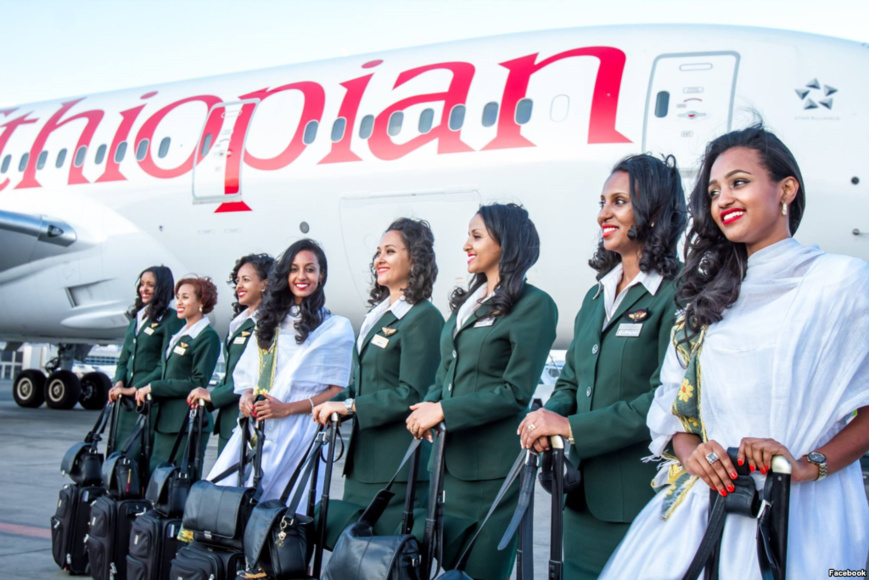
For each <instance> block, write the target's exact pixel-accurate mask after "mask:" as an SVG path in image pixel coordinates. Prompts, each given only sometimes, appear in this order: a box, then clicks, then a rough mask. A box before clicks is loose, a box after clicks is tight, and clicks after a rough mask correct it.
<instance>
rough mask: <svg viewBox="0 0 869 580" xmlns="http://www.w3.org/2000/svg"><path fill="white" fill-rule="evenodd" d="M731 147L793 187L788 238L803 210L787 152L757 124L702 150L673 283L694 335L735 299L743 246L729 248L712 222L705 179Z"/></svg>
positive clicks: (803, 196)
mask: <svg viewBox="0 0 869 580" xmlns="http://www.w3.org/2000/svg"><path fill="white" fill-rule="evenodd" d="M734 147H745V148H747V149H751V150H753V151H756V152H757V154H758V156H759V157H760V163H761V165H762V166H763V167H764V168H765V169H766V170H767V171H768V172H769V177H770V179H771V180H772V181H773V182H775V183H779V182H781V181H782V180H783V179H785V178H787V177H793V178H794V179H796V180H797V183H798V184H799V190H798V191H797V195H796V197H795V198H794V200H793V201H792V202H791V204H790V206H788V223H789V225H790V232H791V234H794V233H795V232H796V231H797V228H798V227H799V226H800V221H801V220H802V218H803V212H804V211H805V207H806V189H805V187H804V186H803V176H802V173H801V172H800V167H799V165H798V164H797V161H796V159H795V158H794V156H793V154H792V153H791V152H790V150H789V149H788V148H787V146H785V144H784V143H782V142H781V140H780V139H779V138H778V137H776V136H775V135H774V134H773V133H771V132H769V131H767V130H766V129H765V128H764V126H763V124H762V123H759V124H757V125H753V126H751V127H748V128H747V129H741V130H739V131H732V132H730V133H727V134H726V135H722V136H721V137H718V138H717V139H715V140H714V141H711V142H710V143H709V144H708V145H707V146H706V154H705V155H704V157H703V165H702V166H701V169H700V174H699V175H698V177H697V184H696V185H695V186H694V191H693V192H692V193H691V199H690V201H689V207H690V210H691V229H690V230H689V231H688V239H687V241H686V244H685V267H684V268H683V269H682V273H681V274H680V275H679V279H678V282H677V291H676V300H677V301H678V302H679V305H680V306H682V307H684V308H685V316H686V325H687V327H688V329H689V330H691V331H693V332H695V333H696V332H698V331H699V330H700V329H701V328H702V327H704V326H706V325H709V324H713V323H715V322H718V321H719V320H721V318H722V317H723V315H724V311H725V310H726V309H727V308H729V307H730V306H731V305H732V304H733V303H734V302H736V299H737V298H739V289H740V286H741V285H742V280H743V278H744V277H745V271H746V267H747V263H748V252H747V250H746V248H745V244H741V243H733V242H730V241H729V240H728V239H727V238H726V237H725V235H724V233H723V232H722V231H721V230H720V229H719V228H718V224H716V223H715V220H714V219H713V218H712V199H711V198H710V197H709V192H708V188H709V176H710V172H711V171H712V165H713V164H714V163H715V161H716V160H717V159H718V157H719V156H720V155H721V154H722V153H724V152H725V151H727V150H728V149H732V148H734Z"/></svg>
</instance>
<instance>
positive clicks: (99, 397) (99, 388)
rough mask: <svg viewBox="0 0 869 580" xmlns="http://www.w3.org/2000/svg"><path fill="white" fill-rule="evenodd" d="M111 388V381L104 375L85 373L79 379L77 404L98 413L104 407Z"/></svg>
mask: <svg viewBox="0 0 869 580" xmlns="http://www.w3.org/2000/svg"><path fill="white" fill-rule="evenodd" d="M111 388H112V381H111V379H110V378H109V377H107V376H106V375H105V374H104V373H100V372H93V373H87V374H86V375H85V376H83V377H82V378H81V395H80V396H79V399H78V402H79V403H81V406H82V407H84V408H85V409H88V410H90V411H98V410H100V409H102V408H103V407H105V406H106V403H107V402H108V400H109V389H111Z"/></svg>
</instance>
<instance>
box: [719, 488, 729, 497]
mask: <svg viewBox="0 0 869 580" xmlns="http://www.w3.org/2000/svg"><path fill="white" fill-rule="evenodd" d="M718 493H720V494H721V497H727V492H726V491H724V490H723V489H719V490H718Z"/></svg>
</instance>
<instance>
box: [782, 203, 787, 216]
mask: <svg viewBox="0 0 869 580" xmlns="http://www.w3.org/2000/svg"><path fill="white" fill-rule="evenodd" d="M781 214H782V215H788V204H787V202H784V201H783V202H781Z"/></svg>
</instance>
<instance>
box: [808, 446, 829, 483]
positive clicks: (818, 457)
mask: <svg viewBox="0 0 869 580" xmlns="http://www.w3.org/2000/svg"><path fill="white" fill-rule="evenodd" d="M806 459H808V460H809V463H814V464H815V465H817V466H818V479H816V480H815V481H821V480H822V479H824V478H825V477H827V456H826V455H824V454H823V453H821V452H820V451H812V452H811V453H809V454H808V455H806Z"/></svg>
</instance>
